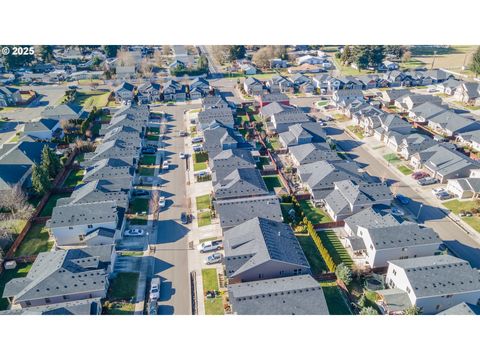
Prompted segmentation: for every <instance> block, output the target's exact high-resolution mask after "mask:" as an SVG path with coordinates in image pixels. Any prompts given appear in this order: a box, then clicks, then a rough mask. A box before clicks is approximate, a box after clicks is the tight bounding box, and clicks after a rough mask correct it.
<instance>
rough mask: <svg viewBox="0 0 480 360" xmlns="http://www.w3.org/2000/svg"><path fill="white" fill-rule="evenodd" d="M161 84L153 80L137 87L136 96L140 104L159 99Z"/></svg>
mask: <svg viewBox="0 0 480 360" xmlns="http://www.w3.org/2000/svg"><path fill="white" fill-rule="evenodd" d="M161 94H162V86H161V85H160V84H157V83H154V82H146V83H144V84H142V85H140V86H139V87H138V91H137V97H138V101H139V102H140V103H141V104H148V103H153V102H157V101H160V100H161Z"/></svg>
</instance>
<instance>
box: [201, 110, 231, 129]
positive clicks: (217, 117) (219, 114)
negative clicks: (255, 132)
mask: <svg viewBox="0 0 480 360" xmlns="http://www.w3.org/2000/svg"><path fill="white" fill-rule="evenodd" d="M212 123H213V124H214V123H220V124H222V125H224V126H226V127H229V128H232V129H233V127H234V125H235V119H234V117H233V112H232V110H231V109H230V108H225V107H222V108H208V109H205V110H203V111H200V112H199V113H198V125H197V126H198V130H201V131H203V130H205V129H207V128H208V127H210V126H211V125H212Z"/></svg>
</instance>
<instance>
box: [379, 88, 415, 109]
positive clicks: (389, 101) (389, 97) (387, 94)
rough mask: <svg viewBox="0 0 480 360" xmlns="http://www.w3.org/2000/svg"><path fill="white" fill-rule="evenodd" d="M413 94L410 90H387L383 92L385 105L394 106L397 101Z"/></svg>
mask: <svg viewBox="0 0 480 360" xmlns="http://www.w3.org/2000/svg"><path fill="white" fill-rule="evenodd" d="M411 93H412V92H411V91H410V90H409V89H392V90H385V91H382V100H383V101H384V102H385V104H386V105H387V106H388V105H390V106H391V105H394V104H395V101H396V100H397V99H399V98H400V97H402V96H405V95H409V94H411Z"/></svg>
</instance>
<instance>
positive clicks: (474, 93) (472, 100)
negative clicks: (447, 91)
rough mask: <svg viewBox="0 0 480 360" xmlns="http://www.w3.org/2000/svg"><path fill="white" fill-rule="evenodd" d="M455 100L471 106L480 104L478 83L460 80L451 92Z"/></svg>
mask: <svg viewBox="0 0 480 360" xmlns="http://www.w3.org/2000/svg"><path fill="white" fill-rule="evenodd" d="M453 96H454V97H455V99H456V100H458V101H461V102H463V103H465V104H468V105H472V106H480V83H478V82H462V83H461V84H460V85H459V86H457V88H456V89H455V92H454V94H453Z"/></svg>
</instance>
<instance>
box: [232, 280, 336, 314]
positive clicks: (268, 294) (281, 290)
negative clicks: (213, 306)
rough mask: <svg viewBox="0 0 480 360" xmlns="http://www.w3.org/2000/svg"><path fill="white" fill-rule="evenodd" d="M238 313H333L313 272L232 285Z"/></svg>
mask: <svg viewBox="0 0 480 360" xmlns="http://www.w3.org/2000/svg"><path fill="white" fill-rule="evenodd" d="M228 295H229V299H230V304H231V305H232V309H233V312H234V314H236V315H329V312H328V307H327V302H326V300H325V295H324V294H323V290H322V287H321V286H320V285H319V284H318V282H317V281H316V280H315V279H314V278H313V277H312V276H311V275H298V276H289V277H283V278H279V279H268V280H259V281H251V282H247V283H239V284H232V285H229V286H228Z"/></svg>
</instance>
